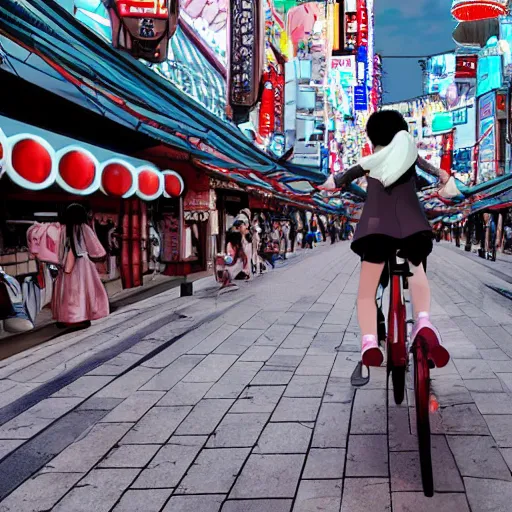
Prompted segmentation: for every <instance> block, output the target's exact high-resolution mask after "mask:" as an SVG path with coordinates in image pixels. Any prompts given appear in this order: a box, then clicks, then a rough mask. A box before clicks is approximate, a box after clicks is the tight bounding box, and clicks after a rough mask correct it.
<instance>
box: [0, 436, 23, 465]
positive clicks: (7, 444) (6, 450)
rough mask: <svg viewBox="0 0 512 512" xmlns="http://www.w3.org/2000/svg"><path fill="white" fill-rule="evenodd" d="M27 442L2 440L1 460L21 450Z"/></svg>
mask: <svg viewBox="0 0 512 512" xmlns="http://www.w3.org/2000/svg"><path fill="white" fill-rule="evenodd" d="M24 442H25V440H23V439H1V440H0V460H2V459H3V458H4V457H6V456H7V455H9V454H10V453H12V452H13V451H14V450H16V449H17V448H19V447H20V446H21V445H22V444H23V443H24Z"/></svg>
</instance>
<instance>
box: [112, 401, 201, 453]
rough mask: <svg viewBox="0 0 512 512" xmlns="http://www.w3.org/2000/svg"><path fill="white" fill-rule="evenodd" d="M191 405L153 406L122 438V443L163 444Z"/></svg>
mask: <svg viewBox="0 0 512 512" xmlns="http://www.w3.org/2000/svg"><path fill="white" fill-rule="evenodd" d="M191 410H192V407H186V406H180V407H153V409H151V410H150V411H149V412H148V413H147V414H146V415H145V416H144V417H143V418H142V419H141V420H140V421H139V422H138V423H136V424H135V426H134V427H133V428H132V429H131V430H130V432H128V434H126V436H125V437H124V438H123V440H122V443H123V444H163V443H165V442H167V440H168V439H169V438H170V437H171V436H172V434H173V433H174V431H175V430H176V429H177V428H178V425H179V424H180V423H181V422H182V421H183V420H184V419H185V418H186V416H187V415H188V414H189V412H190V411H191Z"/></svg>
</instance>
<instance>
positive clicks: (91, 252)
mask: <svg viewBox="0 0 512 512" xmlns="http://www.w3.org/2000/svg"><path fill="white" fill-rule="evenodd" d="M74 239H75V247H76V253H77V258H76V259H75V262H74V265H73V266H72V268H71V270H70V272H69V273H66V272H65V271H64V267H65V264H66V261H67V258H68V253H69V252H70V250H71V249H70V248H69V243H68V240H67V239H66V232H65V230H63V236H62V237H61V252H60V254H61V260H60V265H61V268H60V271H59V275H58V277H57V280H56V282H55V287H54V291H53V297H52V312H53V318H54V319H55V320H57V321H58V322H62V323H66V324H75V323H80V322H85V321H87V320H98V319H99V318H104V317H106V316H108V315H109V312H110V309H109V304H108V296H107V292H106V291H105V287H104V286H103V283H102V282H101V279H100V276H99V274H98V271H97V270H96V266H95V264H94V263H93V262H92V261H91V260H90V259H89V257H91V258H103V257H104V256H105V255H106V252H105V249H104V248H103V246H102V245H101V243H100V241H99V240H98V238H97V236H96V234H95V233H94V231H93V230H92V229H91V228H90V227H89V226H87V225H86V224H83V225H81V226H76V227H75V232H74Z"/></svg>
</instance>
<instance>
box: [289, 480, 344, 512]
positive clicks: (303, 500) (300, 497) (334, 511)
mask: <svg viewBox="0 0 512 512" xmlns="http://www.w3.org/2000/svg"><path fill="white" fill-rule="evenodd" d="M341 485H342V481H341V480H302V482H301V483H300V486H299V491H298V493H297V498H296V500H295V506H294V507H293V512H310V511H312V510H321V511H323V512H339V510H340V506H341Z"/></svg>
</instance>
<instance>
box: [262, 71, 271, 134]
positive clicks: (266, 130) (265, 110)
mask: <svg viewBox="0 0 512 512" xmlns="http://www.w3.org/2000/svg"><path fill="white" fill-rule="evenodd" d="M265 75H266V76H265V78H264V80H265V85H264V86H263V93H262V95H261V105H260V122H259V125H260V126H259V132H260V135H261V136H262V137H270V135H271V134H272V133H274V128H275V94H274V87H273V84H272V82H271V81H270V74H269V73H266V74H265Z"/></svg>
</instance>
